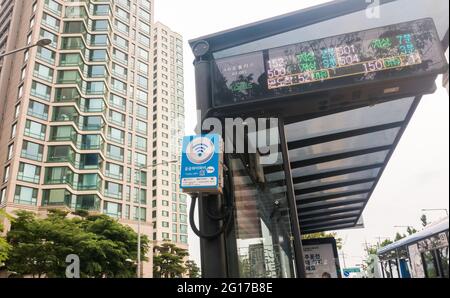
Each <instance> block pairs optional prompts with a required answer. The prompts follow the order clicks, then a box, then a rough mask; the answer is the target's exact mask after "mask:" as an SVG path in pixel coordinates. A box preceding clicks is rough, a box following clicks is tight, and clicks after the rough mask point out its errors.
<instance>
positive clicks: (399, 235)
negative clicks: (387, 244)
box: [394, 232, 406, 241]
mask: <svg viewBox="0 0 450 298" xmlns="http://www.w3.org/2000/svg"><path fill="white" fill-rule="evenodd" d="M403 238H406V235H405V234H400V233H398V232H397V234H395V239H394V241H399V240H401V239H403Z"/></svg>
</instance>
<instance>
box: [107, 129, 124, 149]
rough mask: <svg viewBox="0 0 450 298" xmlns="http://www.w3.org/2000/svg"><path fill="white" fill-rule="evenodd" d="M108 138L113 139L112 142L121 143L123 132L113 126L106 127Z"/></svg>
mask: <svg viewBox="0 0 450 298" xmlns="http://www.w3.org/2000/svg"><path fill="white" fill-rule="evenodd" d="M108 138H109V139H110V140H111V141H114V142H117V143H119V144H122V145H123V144H124V142H125V133H124V132H123V131H122V130H120V129H116V128H114V127H108Z"/></svg>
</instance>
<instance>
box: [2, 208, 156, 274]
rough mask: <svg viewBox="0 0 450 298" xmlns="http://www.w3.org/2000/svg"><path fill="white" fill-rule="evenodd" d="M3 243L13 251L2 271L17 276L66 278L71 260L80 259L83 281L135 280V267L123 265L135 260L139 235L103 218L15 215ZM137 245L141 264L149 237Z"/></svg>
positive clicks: (21, 212)
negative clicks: (92, 279)
mask: <svg viewBox="0 0 450 298" xmlns="http://www.w3.org/2000/svg"><path fill="white" fill-rule="evenodd" d="M7 240H8V243H9V244H10V245H11V246H12V250H11V253H10V257H9V259H8V260H7V262H6V267H7V269H8V270H9V271H15V272H17V273H18V275H19V276H24V275H30V276H33V277H39V278H40V277H65V271H66V267H67V266H68V264H67V263H66V262H65V260H66V257H67V256H68V255H70V254H75V255H77V256H78V257H79V259H80V276H81V277H89V278H91V277H93V278H102V277H134V276H136V273H135V272H136V265H134V264H133V263H132V262H128V261H127V260H130V259H131V260H133V259H136V258H137V257H136V255H137V248H136V246H137V234H136V233H135V232H134V231H133V230H132V229H131V228H129V227H126V226H122V225H121V224H119V223H118V222H117V221H116V220H114V219H112V218H110V217H108V216H106V215H98V216H88V217H86V218H80V217H76V218H73V219H68V218H67V213H65V212H62V211H57V210H52V211H49V213H48V217H47V218H45V219H40V218H36V217H35V215H34V214H32V213H30V212H25V211H19V212H17V218H16V220H15V221H14V222H13V224H12V225H11V230H10V231H9V232H8V235H7ZM141 242H142V254H143V260H145V254H146V253H147V251H148V239H147V237H145V236H144V237H142V240H141Z"/></svg>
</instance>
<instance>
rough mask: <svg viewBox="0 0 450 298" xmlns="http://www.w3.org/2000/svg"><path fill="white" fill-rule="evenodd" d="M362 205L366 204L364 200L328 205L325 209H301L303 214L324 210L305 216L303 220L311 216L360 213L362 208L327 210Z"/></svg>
mask: <svg viewBox="0 0 450 298" xmlns="http://www.w3.org/2000/svg"><path fill="white" fill-rule="evenodd" d="M360 203H364V201H363V200H360V201H359V202H355V201H353V202H352V203H351V204H332V205H331V204H330V205H326V206H322V207H324V208H311V209H310V208H305V209H306V210H305V209H301V208H300V209H299V210H300V211H302V212H314V211H319V210H323V211H321V212H314V213H311V214H304V215H301V218H308V217H311V216H319V215H320V216H324V215H332V214H336V213H343V212H350V211H359V210H361V208H362V207H349V208H344V209H334V210H329V209H327V208H336V207H344V206H348V205H353V204H360Z"/></svg>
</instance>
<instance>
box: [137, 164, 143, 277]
mask: <svg viewBox="0 0 450 298" xmlns="http://www.w3.org/2000/svg"><path fill="white" fill-rule="evenodd" d="M141 180H142V166H141V167H139V184H138V185H139V186H138V194H137V198H138V225H137V230H138V232H137V233H138V239H137V242H138V244H137V245H138V247H137V268H136V276H137V278H141V187H142V181H141Z"/></svg>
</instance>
